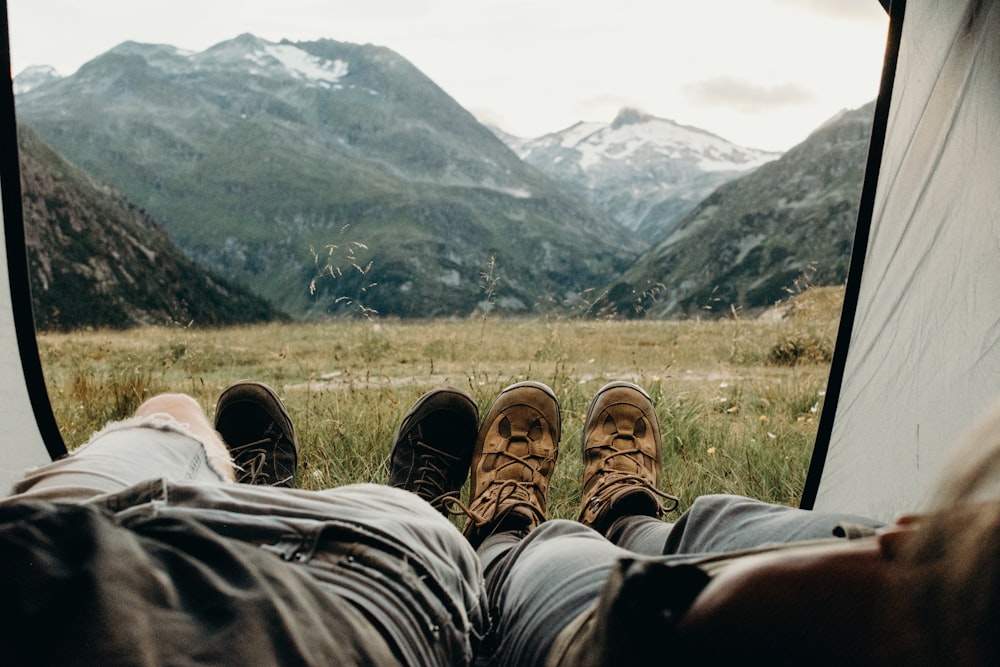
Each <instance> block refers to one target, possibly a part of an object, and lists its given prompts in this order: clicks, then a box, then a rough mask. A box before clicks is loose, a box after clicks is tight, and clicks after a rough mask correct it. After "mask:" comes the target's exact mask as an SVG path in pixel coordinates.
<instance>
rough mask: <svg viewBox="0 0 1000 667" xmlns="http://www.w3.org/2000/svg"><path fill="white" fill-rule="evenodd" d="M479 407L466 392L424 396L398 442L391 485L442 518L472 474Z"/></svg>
mask: <svg viewBox="0 0 1000 667" xmlns="http://www.w3.org/2000/svg"><path fill="white" fill-rule="evenodd" d="M478 427H479V408H478V407H476V403H475V401H473V400H472V397H471V396H469V395H468V394H467V393H465V392H464V391H462V390H461V389H456V388H454V387H443V388H440V389H434V390H432V391H429V392H427V393H426V394H424V395H423V396H421V397H420V398H419V399H418V400H417V402H416V403H414V405H413V407H412V408H410V411H409V412H407V413H406V416H404V417H403V421H402V422H400V424H399V428H398V429H397V430H396V435H395V436H394V437H393V445H392V455H391V456H390V458H389V461H390V462H391V467H390V470H389V486H395V487H397V488H400V489H406V490H407V491H412V492H413V493H415V494H417V495H418V496H420V497H421V498H423V499H424V500H426V501H427V502H429V503H430V504H431V505H433V506H434V508H435V509H436V510H438V511H439V512H441V513H442V514H447V506H448V502H449V499H456V500H457V499H458V496H459V493H461V491H462V485H463V484H465V478H466V477H467V476H468V474H469V462H470V461H471V460H472V446H473V445H474V444H475V442H476V430H477V429H478Z"/></svg>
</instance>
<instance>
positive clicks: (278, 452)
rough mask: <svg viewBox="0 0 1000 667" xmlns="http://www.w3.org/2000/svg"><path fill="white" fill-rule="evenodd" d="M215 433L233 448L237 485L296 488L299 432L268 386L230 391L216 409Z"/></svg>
mask: <svg viewBox="0 0 1000 667" xmlns="http://www.w3.org/2000/svg"><path fill="white" fill-rule="evenodd" d="M215 430H216V431H218V432H219V435H221V436H222V440H223V441H224V442H225V443H226V446H227V447H229V453H230V454H231V455H232V457H233V464H234V466H235V468H236V481H237V482H240V483H241V484H258V485H263V486H286V487H294V486H295V469H296V467H297V465H298V447H297V444H296V440H295V428H294V427H293V426H292V419H291V417H289V416H288V411H287V410H286V409H285V406H284V405H283V404H282V402H281V399H279V398H278V395H277V394H276V393H274V390H273V389H271V388H270V387H268V386H267V385H266V384H263V383H262V382H253V381H250V380H242V381H240V382H236V383H234V384H232V385H230V386H229V387H227V388H226V389H225V390H224V391H223V392H222V394H220V395H219V402H218V403H216V406H215Z"/></svg>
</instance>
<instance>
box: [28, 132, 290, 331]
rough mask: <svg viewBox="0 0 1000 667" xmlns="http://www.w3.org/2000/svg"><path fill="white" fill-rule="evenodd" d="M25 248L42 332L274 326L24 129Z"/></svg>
mask: <svg viewBox="0 0 1000 667" xmlns="http://www.w3.org/2000/svg"><path fill="white" fill-rule="evenodd" d="M18 150H19V155H20V162H21V181H22V201H23V209H24V232H25V245H26V247H27V252H28V267H29V268H28V270H29V275H30V280H31V286H32V290H31V291H32V305H33V307H34V311H35V323H36V325H37V326H38V327H39V328H40V329H43V330H52V329H76V328H80V327H113V328H124V327H130V326H137V325H148V324H162V325H169V324H180V325H183V326H186V325H188V324H190V323H193V324H195V325H198V326H206V325H220V324H237V323H245V322H256V321H264V320H270V319H274V318H276V317H279V314H278V313H276V312H275V310H274V309H273V308H272V307H271V306H270V305H269V304H268V303H267V302H265V301H263V300H261V299H259V298H257V297H254V296H251V295H250V294H249V293H247V292H246V291H245V290H243V289H240V288H237V287H234V286H233V285H230V284H228V283H227V282H226V281H223V280H220V279H218V278H215V277H213V276H211V275H209V274H207V273H205V272H204V271H203V270H202V269H200V268H198V267H197V266H195V265H194V264H193V263H192V262H191V261H190V260H188V259H186V258H185V257H184V256H183V255H182V254H181V253H180V251H179V250H178V249H177V248H176V247H175V246H174V245H173V244H172V243H171V242H170V240H169V239H167V237H166V235H165V234H164V233H163V232H162V231H161V230H160V229H159V228H157V226H156V224H155V223H154V222H153V221H152V219H151V218H150V217H149V216H148V215H146V214H145V213H144V212H143V211H141V210H139V209H137V208H136V207H135V206H132V205H131V204H129V203H128V202H127V201H126V200H125V199H123V198H122V197H121V195H119V194H118V193H116V192H115V191H113V190H111V189H110V188H108V187H106V186H101V185H98V184H97V183H95V182H94V181H93V180H92V179H91V178H90V177H88V176H87V175H86V174H85V173H84V172H82V171H80V170H79V169H77V168H76V167H73V166H72V165H70V164H69V163H67V162H66V161H65V160H64V159H63V158H62V157H61V156H59V155H58V154H57V153H56V152H55V151H53V150H52V149H51V148H50V147H49V146H47V145H46V144H45V143H44V142H43V141H42V140H41V139H40V138H39V137H38V136H37V134H35V133H34V132H33V131H32V130H31V129H30V128H27V127H24V126H19V127H18Z"/></svg>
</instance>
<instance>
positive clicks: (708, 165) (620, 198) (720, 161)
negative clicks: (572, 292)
mask: <svg viewBox="0 0 1000 667" xmlns="http://www.w3.org/2000/svg"><path fill="white" fill-rule="evenodd" d="M494 132H497V135H498V136H499V137H500V138H501V139H503V140H504V141H505V142H506V143H507V145H508V146H510V147H511V148H512V149H513V150H514V151H515V152H516V153H517V154H518V155H519V156H520V157H521V158H522V159H523V160H524V161H526V162H527V163H528V164H530V165H532V166H533V167H536V168H537V169H538V170H539V171H541V172H542V173H544V174H546V175H547V176H549V177H551V178H552V179H553V180H555V181H557V182H559V183H562V184H563V185H565V186H567V187H568V188H569V189H570V190H572V191H573V192H576V193H578V194H579V195H581V196H583V197H584V198H585V199H586V201H588V202H590V203H591V204H593V205H594V206H596V207H597V208H600V209H602V210H604V211H609V212H612V213H613V215H614V216H615V219H616V220H617V221H618V222H620V223H622V224H623V225H625V226H626V227H628V228H629V229H632V230H636V231H637V232H638V233H639V235H640V236H641V237H642V238H644V239H646V240H648V241H651V242H655V241H658V240H661V239H663V238H664V237H666V236H667V235H668V234H669V233H670V232H671V231H673V229H674V228H675V227H676V226H677V224H678V223H680V221H681V220H682V219H683V218H684V216H685V215H687V214H688V213H690V212H691V210H692V209H694V207H695V206H697V204H698V203H699V202H700V201H701V200H703V199H704V198H705V197H707V196H708V195H709V194H711V193H712V191H713V190H715V188H717V187H718V186H720V185H722V184H723V183H726V182H728V181H731V180H733V179H735V178H739V177H740V176H744V175H746V173H747V172H750V171H752V170H753V169H756V168H757V167H759V166H760V165H762V164H764V163H766V162H769V161H771V160H774V159H776V158H777V157H778V156H779V155H780V153H772V152H767V151H761V150H756V149H752V148H744V147H741V146H737V145H736V144H733V143H732V142H729V141H726V140H725V139H722V138H720V137H717V136H716V135H714V134H711V133H709V132H706V131H704V130H699V129H698V128H694V127H688V126H686V125H679V124H677V123H675V122H673V121H671V120H666V119H663V118H656V117H654V116H650V115H648V114H645V113H642V112H641V111H638V110H636V109H628V108H626V109H622V110H621V111H620V112H619V113H618V115H617V116H616V117H615V119H614V120H613V121H612V122H611V123H610V124H604V123H577V124H576V125H573V126H572V127H569V128H567V129H565V130H562V131H561V132H555V133H553V134H547V135H545V136H543V137H539V138H537V139H520V138H518V137H513V136H511V135H508V134H504V133H502V132H498V131H496V130H494Z"/></svg>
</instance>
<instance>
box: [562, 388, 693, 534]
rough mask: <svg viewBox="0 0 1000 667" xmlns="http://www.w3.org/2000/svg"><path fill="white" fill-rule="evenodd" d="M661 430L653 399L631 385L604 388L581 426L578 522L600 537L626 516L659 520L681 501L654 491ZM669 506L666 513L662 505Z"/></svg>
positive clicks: (655, 489)
mask: <svg viewBox="0 0 1000 667" xmlns="http://www.w3.org/2000/svg"><path fill="white" fill-rule="evenodd" d="M661 448H662V445H661V439H660V425H659V423H658V422H657V419H656V413H655V412H654V410H653V403H652V401H651V400H650V398H649V395H648V394H647V393H646V392H645V391H643V390H642V389H641V388H639V387H638V386H636V385H634V384H632V383H631V382H612V383H610V384H606V385H604V387H602V388H601V389H600V391H598V392H597V395H596V396H594V400H593V401H592V402H591V404H590V409H589V410H588V411H587V419H586V421H585V422H584V426H583V503H582V504H581V506H580V516H579V521H580V522H581V523H583V524H585V525H587V526H590V527H592V528H594V529H595V530H597V531H598V532H600V533H602V534H606V533H607V530H608V528H610V526H611V523H612V522H613V521H614V520H615V519H617V518H618V517H620V516H624V515H626V514H640V515H647V516H655V517H661V516H663V513H664V511H665V509H666V510H671V509H674V507H676V506H677V499H676V498H674V497H673V496H669V495H667V494H665V493H663V492H661V491H659V490H658V489H657V488H656V483H657V480H658V478H659V474H660V452H661ZM661 498H664V499H669V500H670V501H671V502H670V504H669V506H668V507H667V508H664V507H663V505H662V504H661V502H660V499H661Z"/></svg>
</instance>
